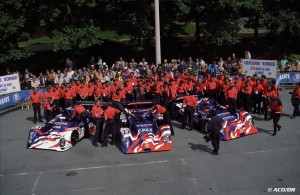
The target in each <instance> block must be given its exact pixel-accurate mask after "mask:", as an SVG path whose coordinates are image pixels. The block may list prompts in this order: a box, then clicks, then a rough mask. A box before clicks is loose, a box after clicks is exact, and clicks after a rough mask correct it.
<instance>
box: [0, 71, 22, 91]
mask: <svg viewBox="0 0 300 195" xmlns="http://www.w3.org/2000/svg"><path fill="white" fill-rule="evenodd" d="M18 91H21V88H20V80H19V75H18V74H10V75H5V76H0V95H3V94H8V93H13V92H18Z"/></svg>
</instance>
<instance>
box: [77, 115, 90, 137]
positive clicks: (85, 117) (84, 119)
mask: <svg viewBox="0 0 300 195" xmlns="http://www.w3.org/2000/svg"><path fill="white" fill-rule="evenodd" d="M79 117H80V119H81V120H82V122H83V124H84V137H89V136H90V128H89V124H88V118H89V117H90V113H89V112H87V111H85V112H82V113H81V114H80V115H79Z"/></svg>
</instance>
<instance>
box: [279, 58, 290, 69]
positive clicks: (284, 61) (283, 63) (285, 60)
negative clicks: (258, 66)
mask: <svg viewBox="0 0 300 195" xmlns="http://www.w3.org/2000/svg"><path fill="white" fill-rule="evenodd" d="M286 58H287V56H286V55H285V56H283V59H282V60H280V63H278V69H279V71H282V70H283V68H284V66H285V65H286V63H287V62H289V61H288V60H287V59H286Z"/></svg>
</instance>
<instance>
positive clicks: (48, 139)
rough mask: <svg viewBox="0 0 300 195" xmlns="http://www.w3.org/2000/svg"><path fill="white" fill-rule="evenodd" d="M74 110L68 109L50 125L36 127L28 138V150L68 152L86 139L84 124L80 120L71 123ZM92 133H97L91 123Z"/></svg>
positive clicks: (31, 130)
mask: <svg viewBox="0 0 300 195" xmlns="http://www.w3.org/2000/svg"><path fill="white" fill-rule="evenodd" d="M73 111H74V109H73V108H66V109H65V110H64V111H63V113H62V114H58V115H57V116H56V117H55V118H53V119H52V120H51V121H49V122H48V123H44V124H37V125H34V126H33V127H32V128H31V129H30V131H29V136H28V142H27V148H35V149H45V150H56V151H66V150H68V149H70V148H71V147H73V146H74V145H76V144H77V142H78V141H80V140H81V139H82V138H83V137H84V124H83V122H82V121H81V120H80V119H79V118H75V119H74V120H73V121H69V119H70V117H71V116H72V114H73ZM89 128H90V129H89V130H90V132H92V131H95V126H94V124H93V123H92V122H91V121H89Z"/></svg>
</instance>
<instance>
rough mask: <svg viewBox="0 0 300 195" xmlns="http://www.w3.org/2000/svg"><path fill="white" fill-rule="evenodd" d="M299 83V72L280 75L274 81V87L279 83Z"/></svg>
mask: <svg viewBox="0 0 300 195" xmlns="http://www.w3.org/2000/svg"><path fill="white" fill-rule="evenodd" d="M298 82H300V72H285V73H281V74H280V75H279V76H278V77H277V79H276V86H279V85H280V84H281V83H298Z"/></svg>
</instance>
